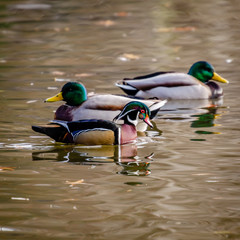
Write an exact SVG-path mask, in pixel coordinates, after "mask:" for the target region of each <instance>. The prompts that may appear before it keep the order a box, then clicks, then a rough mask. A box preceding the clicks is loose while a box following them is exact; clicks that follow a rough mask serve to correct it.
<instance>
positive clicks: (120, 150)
mask: <svg viewBox="0 0 240 240" xmlns="http://www.w3.org/2000/svg"><path fill="white" fill-rule="evenodd" d="M152 156H153V154H150V155H149V156H146V157H144V158H143V159H141V157H139V156H137V145H136V144H127V145H119V146H114V145H106V146H91V147H87V146H83V147H80V146H67V145H65V146H64V145H63V146H60V147H58V148H57V147H56V148H53V149H51V150H47V151H43V150H42V151H34V152H33V153H32V159H33V161H39V160H52V161H60V162H69V163H73V164H75V165H90V166H91V165H102V164H106V167H108V164H107V163H115V164H117V165H118V166H121V167H122V168H123V169H122V170H120V171H118V172H117V173H120V174H125V175H129V176H131V175H134V176H147V175H149V174H150V172H151V171H150V170H149V169H148V167H149V165H150V163H149V161H151V160H150V159H152ZM146 159H147V160H148V161H147V160H146Z"/></svg>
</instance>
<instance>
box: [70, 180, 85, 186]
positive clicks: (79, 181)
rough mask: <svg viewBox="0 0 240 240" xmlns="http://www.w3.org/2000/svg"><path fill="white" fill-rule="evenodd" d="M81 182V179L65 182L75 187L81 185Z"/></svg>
mask: <svg viewBox="0 0 240 240" xmlns="http://www.w3.org/2000/svg"><path fill="white" fill-rule="evenodd" d="M83 182H84V179H81V180H77V181H74V182H71V181H66V184H71V185H77V184H83Z"/></svg>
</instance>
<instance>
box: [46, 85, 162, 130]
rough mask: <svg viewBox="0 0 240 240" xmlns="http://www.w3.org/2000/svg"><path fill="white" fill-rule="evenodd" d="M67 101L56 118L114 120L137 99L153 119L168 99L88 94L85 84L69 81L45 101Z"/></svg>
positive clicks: (142, 127)
mask: <svg viewBox="0 0 240 240" xmlns="http://www.w3.org/2000/svg"><path fill="white" fill-rule="evenodd" d="M61 100H62V101H65V102H66V104H64V105H61V106H60V107H59V108H58V109H57V110H56V112H55V116H54V119H56V120H63V121H77V120H82V119H103V120H112V119H113V118H114V117H115V116H117V115H118V114H119V113H120V111H122V110H123V108H124V106H125V105H126V104H127V103H129V102H131V101H133V100H137V101H140V102H143V103H144V104H146V105H147V106H148V107H149V109H150V112H151V114H150V119H153V118H154V117H155V115H156V114H157V112H158V111H159V109H160V108H161V107H162V106H163V105H164V104H165V103H166V100H164V101H161V100H141V99H136V98H132V97H127V96H120V95H112V94H95V95H92V96H89V97H88V95H87V90H86V88H85V87H84V85H83V84H81V83H78V82H68V83H66V84H65V85H64V86H63V87H62V90H61V92H60V93H58V94H57V95H55V96H53V97H50V98H47V99H46V100H45V102H56V101H61ZM144 125H145V127H144V126H142V125H141V126H138V127H137V129H138V131H144V130H145V128H146V126H147V125H146V124H144Z"/></svg>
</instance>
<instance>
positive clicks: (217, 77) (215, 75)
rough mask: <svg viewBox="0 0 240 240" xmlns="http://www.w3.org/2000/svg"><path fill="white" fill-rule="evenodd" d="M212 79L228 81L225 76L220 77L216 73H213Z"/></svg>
mask: <svg viewBox="0 0 240 240" xmlns="http://www.w3.org/2000/svg"><path fill="white" fill-rule="evenodd" d="M212 80H215V81H218V82H222V83H229V81H228V80H227V79H225V78H222V77H221V76H220V75H218V74H217V73H215V72H214V73H213V77H212Z"/></svg>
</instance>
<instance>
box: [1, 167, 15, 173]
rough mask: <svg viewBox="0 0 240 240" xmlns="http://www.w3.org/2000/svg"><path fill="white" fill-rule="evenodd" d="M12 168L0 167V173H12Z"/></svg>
mask: <svg viewBox="0 0 240 240" xmlns="http://www.w3.org/2000/svg"><path fill="white" fill-rule="evenodd" d="M14 170H15V169H14V167H1V166H0V172H6V171H14Z"/></svg>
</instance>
